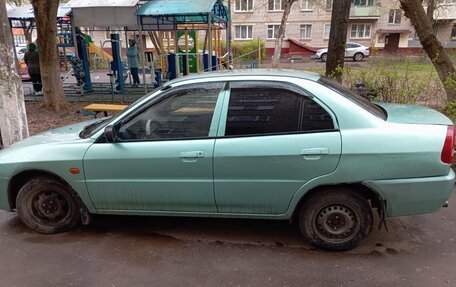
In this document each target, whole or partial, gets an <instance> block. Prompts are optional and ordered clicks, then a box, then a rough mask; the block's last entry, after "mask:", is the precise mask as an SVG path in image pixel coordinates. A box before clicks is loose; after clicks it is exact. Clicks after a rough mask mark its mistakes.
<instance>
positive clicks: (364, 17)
mask: <svg viewBox="0 0 456 287" xmlns="http://www.w3.org/2000/svg"><path fill="white" fill-rule="evenodd" d="M231 1H232V11H231V16H232V33H233V34H232V39H233V40H234V41H248V40H252V39H258V38H259V39H264V40H265V41H266V51H267V54H268V55H271V54H272V53H273V49H274V41H275V38H276V35H277V32H278V29H279V24H280V22H281V18H282V14H283V9H284V4H285V1H284V0H231ZM332 1H333V0H298V1H297V2H295V3H294V4H293V6H292V10H291V12H290V15H289V17H288V21H287V28H286V33H285V40H286V41H284V46H283V49H282V54H302V55H309V54H312V53H313V52H314V51H315V49H317V48H321V47H327V45H328V40H329V32H330V28H331V25H330V23H331V8H332ZM455 19H456V0H439V6H438V8H437V10H436V12H435V29H434V30H435V33H436V35H437V37H438V38H439V40H440V41H441V42H442V44H443V45H444V46H445V47H448V48H453V47H454V48H456V20H455ZM347 41H350V42H358V43H360V44H363V45H366V46H369V47H375V48H377V49H379V50H385V51H388V52H391V53H394V52H398V51H416V50H420V49H421V46H420V44H419V40H418V37H417V36H416V33H415V29H414V28H413V25H412V24H411V23H410V20H409V19H408V18H406V17H405V16H404V13H403V11H402V10H401V9H400V8H399V1H397V0H353V4H352V7H351V8H350V18H349V25H348V33H347Z"/></svg>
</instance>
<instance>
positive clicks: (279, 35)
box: [271, 0, 297, 68]
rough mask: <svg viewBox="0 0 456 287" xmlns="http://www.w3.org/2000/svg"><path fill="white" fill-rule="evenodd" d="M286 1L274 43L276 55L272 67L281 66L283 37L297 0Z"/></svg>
mask: <svg viewBox="0 0 456 287" xmlns="http://www.w3.org/2000/svg"><path fill="white" fill-rule="evenodd" d="M283 1H285V5H284V6H285V7H284V8H283V14H282V21H281V22H280V27H279V31H278V32H277V37H276V40H275V45H274V56H273V57H272V64H271V67H272V68H278V67H279V66H280V55H281V52H282V44H283V38H284V37H285V31H286V28H287V20H288V15H290V11H291V6H293V4H294V3H295V2H296V1H297V0H283Z"/></svg>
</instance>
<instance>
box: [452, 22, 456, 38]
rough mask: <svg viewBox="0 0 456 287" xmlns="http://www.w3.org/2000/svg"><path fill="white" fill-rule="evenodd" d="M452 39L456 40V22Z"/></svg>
mask: <svg viewBox="0 0 456 287" xmlns="http://www.w3.org/2000/svg"><path fill="white" fill-rule="evenodd" d="M451 40H456V24H453V29H451Z"/></svg>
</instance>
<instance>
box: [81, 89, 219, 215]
mask: <svg viewBox="0 0 456 287" xmlns="http://www.w3.org/2000/svg"><path fill="white" fill-rule="evenodd" d="M222 87H223V83H208V84H207V83H206V84H204V85H202V84H198V85H190V86H184V87H176V88H174V89H173V88H172V89H171V90H170V91H167V92H165V94H164V95H163V96H160V97H161V100H160V101H159V102H157V103H155V104H153V105H151V106H150V107H144V108H143V111H140V112H136V113H137V115H134V116H130V118H131V119H130V120H126V122H122V123H118V124H117V125H119V127H118V140H117V141H116V142H114V143H107V142H99V143H95V144H93V145H92V146H91V147H90V148H89V150H88V151H87V153H86V155H85V158H84V170H85V176H86V181H87V187H88V190H89V194H90V197H91V199H92V201H93V204H94V206H95V208H96V209H97V210H98V211H100V212H102V211H103V210H135V211H186V212H194V211H198V212H214V211H216V208H215V202H214V190H213V169H212V155H213V148H214V143H215V140H214V137H215V135H216V130H217V124H218V120H219V117H220V116H219V115H220V113H219V112H218V113H217V111H218V110H220V106H221V99H220V97H222V96H223V93H224V92H223V91H222ZM219 99H220V103H218V101H219Z"/></svg>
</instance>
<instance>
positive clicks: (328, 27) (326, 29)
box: [323, 24, 331, 39]
mask: <svg viewBox="0 0 456 287" xmlns="http://www.w3.org/2000/svg"><path fill="white" fill-rule="evenodd" d="M330 30H331V24H325V27H324V29H323V39H329V32H330Z"/></svg>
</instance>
